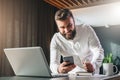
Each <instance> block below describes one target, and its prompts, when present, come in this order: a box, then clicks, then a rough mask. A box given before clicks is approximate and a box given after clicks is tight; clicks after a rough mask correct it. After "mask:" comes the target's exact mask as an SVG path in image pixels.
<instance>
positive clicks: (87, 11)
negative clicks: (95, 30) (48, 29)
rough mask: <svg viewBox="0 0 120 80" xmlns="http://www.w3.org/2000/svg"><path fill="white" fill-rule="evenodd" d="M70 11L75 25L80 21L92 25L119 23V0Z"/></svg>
mask: <svg viewBox="0 0 120 80" xmlns="http://www.w3.org/2000/svg"><path fill="white" fill-rule="evenodd" d="M71 11H72V12H73V15H74V17H75V21H76V24H77V25H79V24H81V23H87V24H90V25H93V26H105V25H120V1H119V2H114V3H109V4H104V5H98V6H92V7H86V8H79V9H73V10H71Z"/></svg>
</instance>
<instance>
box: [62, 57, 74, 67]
mask: <svg viewBox="0 0 120 80" xmlns="http://www.w3.org/2000/svg"><path fill="white" fill-rule="evenodd" d="M63 61H66V62H70V64H69V65H71V64H74V59H73V56H67V57H63Z"/></svg>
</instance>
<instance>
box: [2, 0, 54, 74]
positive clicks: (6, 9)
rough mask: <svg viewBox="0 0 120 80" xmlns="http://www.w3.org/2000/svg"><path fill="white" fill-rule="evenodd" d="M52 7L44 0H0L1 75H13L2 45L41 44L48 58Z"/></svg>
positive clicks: (52, 28)
mask: <svg viewBox="0 0 120 80" xmlns="http://www.w3.org/2000/svg"><path fill="white" fill-rule="evenodd" d="M55 10H56V9H54V7H53V6H50V5H48V4H47V3H45V2H44V1H43V0H0V76H12V75H14V72H13V70H12V68H11V66H10V64H9V62H8V60H7V58H6V56H5V54H4V51H3V49H4V48H12V47H27V46H41V47H42V48H43V50H44V51H45V55H46V57H47V60H49V44H50V40H51V37H52V35H53V33H54V32H55V26H54V25H55V23H54V12H55Z"/></svg>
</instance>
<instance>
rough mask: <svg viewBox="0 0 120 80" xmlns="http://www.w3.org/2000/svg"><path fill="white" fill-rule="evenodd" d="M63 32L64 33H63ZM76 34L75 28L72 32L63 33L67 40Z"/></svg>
mask: <svg viewBox="0 0 120 80" xmlns="http://www.w3.org/2000/svg"><path fill="white" fill-rule="evenodd" d="M61 34H62V33H61ZM75 34H76V30H75V29H74V30H73V31H71V34H67V33H66V34H62V36H63V37H64V38H66V39H67V40H70V39H73V38H74V37H75Z"/></svg>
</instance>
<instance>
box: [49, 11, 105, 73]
mask: <svg viewBox="0 0 120 80" xmlns="http://www.w3.org/2000/svg"><path fill="white" fill-rule="evenodd" d="M55 21H56V24H57V26H58V30H59V32H58V33H55V34H54V36H53V38H52V40H51V44H50V68H51V71H52V72H53V73H68V72H78V71H87V72H94V73H96V74H99V68H100V66H101V64H102V60H103V58H104V53H103V52H104V51H103V49H102V47H101V44H100V42H99V40H98V37H97V36H96V34H95V32H94V30H93V29H92V28H91V27H90V26H88V25H85V24H82V25H79V26H75V21H74V18H73V15H72V13H71V11H70V10H68V9H61V10H59V11H57V12H56V14H55ZM61 55H62V56H63V57H66V56H73V58H74V64H71V65H67V64H70V62H65V61H63V62H62V63H60V59H61ZM66 65H67V66H66Z"/></svg>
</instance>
